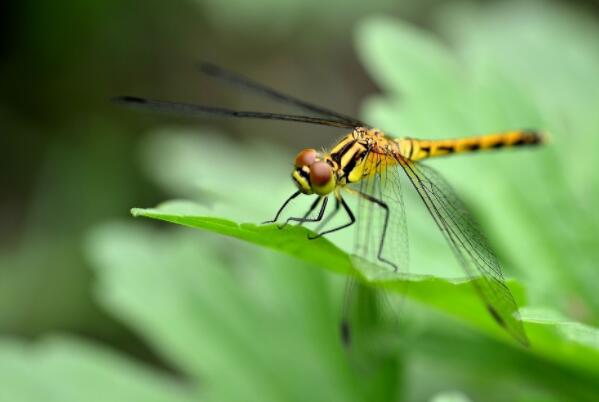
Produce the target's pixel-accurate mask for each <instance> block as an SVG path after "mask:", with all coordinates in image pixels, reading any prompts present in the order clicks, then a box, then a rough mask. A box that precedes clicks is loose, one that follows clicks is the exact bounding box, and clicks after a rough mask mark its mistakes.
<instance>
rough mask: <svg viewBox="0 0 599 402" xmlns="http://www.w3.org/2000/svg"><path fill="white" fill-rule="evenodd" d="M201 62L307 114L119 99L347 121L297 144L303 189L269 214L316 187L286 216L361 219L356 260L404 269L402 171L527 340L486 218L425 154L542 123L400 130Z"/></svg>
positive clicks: (186, 110) (517, 140)
mask: <svg viewBox="0 0 599 402" xmlns="http://www.w3.org/2000/svg"><path fill="white" fill-rule="evenodd" d="M198 69H199V71H200V72H202V73H203V74H205V75H207V76H209V77H212V78H215V79H218V80H221V81H224V82H227V83H229V84H233V85H235V86H237V87H240V88H242V89H245V90H249V91H252V92H254V93H256V94H259V95H262V96H266V97H268V98H271V99H273V100H275V101H278V102H281V103H284V104H286V105H288V106H291V107H293V108H295V109H297V110H300V111H302V113H303V114H280V113H268V112H257V111H241V110H233V109H228V108H223V107H216V106H207V105H198V104H190V103H181V102H171V101H164V100H156V99H148V98H141V97H135V96H122V97H117V98H114V101H115V102H116V103H119V104H124V105H126V106H130V107H135V108H143V109H150V110H153V111H158V112H167V113H176V114H183V115H189V116H192V117H209V116H221V117H233V118H246V119H262V120H279V121H288V122H299V123H307V124H313V125H320V126H329V127H334V128H339V129H345V130H346V134H345V135H344V136H343V137H341V139H340V140H339V141H338V142H337V143H336V144H335V145H334V146H333V147H332V148H330V149H329V150H328V151H325V152H319V151H317V150H316V149H313V148H310V149H304V150H302V151H300V152H299V153H298V154H297V156H296V157H295V160H294V168H293V171H292V174H291V177H292V180H293V182H294V183H295V186H296V191H295V192H294V193H293V194H291V196H289V198H288V199H287V200H286V201H285V202H284V203H283V204H282V206H281V207H280V208H279V210H278V211H277V212H276V214H275V216H274V218H273V219H271V220H269V221H267V222H264V223H275V222H278V221H279V219H280V217H281V215H282V214H283V212H284V210H285V209H286V208H287V207H288V206H289V205H290V203H291V201H292V200H294V199H295V198H296V197H299V196H301V195H313V196H315V199H314V201H313V202H312V204H311V205H310V207H309V209H308V211H307V212H306V213H305V214H304V215H303V216H299V217H289V218H287V220H286V221H285V224H288V223H290V222H297V223H298V224H300V225H301V224H305V223H309V222H311V223H315V222H317V223H318V227H317V228H316V229H315V231H314V232H313V233H314V234H312V235H310V236H309V238H310V239H316V238H319V237H322V236H325V235H328V234H331V233H333V232H336V231H338V230H342V229H345V228H348V227H350V226H352V225H355V226H356V232H355V233H356V235H355V242H354V243H355V244H354V253H353V256H354V258H353V259H352V261H353V262H354V264H355V265H356V266H358V267H359V266H363V267H366V266H371V265H374V266H376V267H382V268H383V269H384V270H385V271H388V272H390V273H398V272H405V271H406V270H407V255H408V250H407V249H408V247H407V232H406V216H405V208H404V202H403V188H402V184H401V175H402V174H403V175H405V176H404V177H407V179H408V182H409V183H411V185H412V187H413V188H414V189H415V191H416V192H417V194H418V195H419V198H420V199H421V200H422V202H423V203H424V205H425V207H426V209H427V210H428V212H429V213H430V215H431V217H432V219H433V221H434V222H435V224H436V226H437V227H438V228H439V229H440V231H441V233H442V235H443V236H444V237H445V239H446V240H447V243H448V245H449V247H450V249H451V250H452V252H453V254H454V255H455V257H456V258H457V261H458V262H459V264H460V265H461V266H462V267H463V269H464V270H465V272H466V274H467V275H468V277H470V278H471V283H472V285H473V286H474V288H475V290H476V292H477V293H478V295H479V296H480V299H481V300H482V302H483V303H484V305H485V307H486V309H487V310H488V312H489V314H490V315H491V317H492V318H493V319H494V320H495V321H496V323H497V324H499V325H500V326H501V327H502V328H503V329H505V330H506V331H507V332H508V333H509V334H510V335H511V336H512V337H513V338H514V339H515V340H516V341H518V342H519V343H520V344H522V345H524V346H528V345H529V341H528V338H527V336H526V333H525V330H524V326H523V324H522V322H521V320H520V316H519V314H518V306H517V304H516V301H515V300H514V297H513V295H512V293H511V291H510V289H509V288H508V286H507V285H506V281H505V279H504V276H503V273H502V269H501V266H500V263H499V260H498V258H497V256H496V254H495V253H494V251H493V250H492V248H491V246H490V245H489V242H488V241H487V239H486V237H485V236H484V234H483V232H482V230H481V228H480V226H479V224H478V223H477V222H476V220H475V219H474V217H473V216H472V214H471V213H470V212H469V211H468V209H467V207H466V205H465V204H464V202H463V201H462V200H461V199H460V198H459V197H458V195H457V194H456V192H455V191H454V190H453V189H452V187H451V186H450V185H449V183H448V182H447V181H446V180H445V179H444V178H443V177H442V176H441V175H440V174H439V173H438V172H437V171H436V170H435V169H433V168H431V167H430V166H427V165H426V164H423V163H422V161H424V160H427V159H431V158H436V157H442V156H449V155H455V154H464V153H474V152H483V151H488V150H497V149H499V148H510V147H524V146H536V145H540V144H542V143H543V142H544V139H545V135H544V134H543V133H542V132H541V131H537V130H531V129H516V130H509V131H504V132H498V133H492V134H485V135H476V136H470V137H464V138H457V139H441V140H438V139H428V140H427V139H416V138H410V137H401V138H394V137H392V136H388V135H387V134H386V133H385V132H383V131H381V130H379V129H377V128H374V127H373V126H371V125H368V124H366V123H364V122H363V121H361V120H359V119H356V118H353V117H350V116H346V115H344V114H341V113H338V112H335V111H333V110H329V109H327V108H324V107H321V106H316V105H314V104H312V103H309V102H305V101H303V100H300V99H298V98H296V97H293V96H290V95H286V94H283V93H282V92H279V91H277V90H275V89H273V88H271V87H268V86H266V85H263V84H260V83H258V82H256V81H253V80H251V79H249V78H247V77H245V76H243V75H240V74H237V73H234V72H231V71H228V70H226V69H223V68H221V67H218V66H216V65H213V64H210V63H201V64H199V65H198ZM404 180H405V179H404ZM347 195H351V196H355V197H357V203H358V206H357V213H355V212H354V210H352V208H351V207H350V206H349V204H348V202H347V201H346V196H347ZM329 199H333V200H334V203H335V205H334V206H333V209H332V211H331V212H330V213H328V215H327V214H326V213H327V207H328V206H329V202H328V201H329ZM340 212H341V213H344V214H345V216H346V221H345V222H344V223H343V224H339V225H337V226H335V227H331V228H328V229H327V228H326V227H327V224H328V223H330V222H331V220H332V219H333V217H335V216H336V215H337V214H338V213H340ZM315 213H316V216H315V217H314V216H313V215H314V214H315ZM325 215H326V216H325ZM285 224H284V225H285ZM347 331H348V330H347V329H346V328H345V327H344V328H343V329H342V332H343V333H344V335H342V336H343V337H344V338H347V337H348V335H347V333H346V332H347Z"/></svg>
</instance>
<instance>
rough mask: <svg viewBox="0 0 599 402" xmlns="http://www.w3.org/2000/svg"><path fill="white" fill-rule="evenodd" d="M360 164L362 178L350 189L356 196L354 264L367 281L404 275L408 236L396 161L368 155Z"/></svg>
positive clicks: (374, 154) (385, 157) (407, 256)
mask: <svg viewBox="0 0 599 402" xmlns="http://www.w3.org/2000/svg"><path fill="white" fill-rule="evenodd" d="M362 163H364V173H363V177H362V179H361V180H360V181H359V182H358V183H356V184H352V185H351V187H350V191H352V192H354V193H355V194H356V195H357V196H358V214H357V220H356V225H357V228H356V231H355V239H354V258H353V260H354V265H356V267H357V268H358V269H359V270H360V271H361V272H362V274H363V275H364V276H365V277H367V278H368V279H385V278H389V277H391V278H393V277H397V275H398V274H400V273H401V274H406V273H407V272H408V261H409V253H408V237H407V228H406V214H405V208H404V200H403V194H402V187H401V182H400V177H399V170H398V169H397V162H396V161H395V159H394V158H393V157H392V156H389V155H385V154H381V153H375V152H370V153H369V154H368V156H367V157H366V158H364V160H363V162H362ZM352 189H353V190H352Z"/></svg>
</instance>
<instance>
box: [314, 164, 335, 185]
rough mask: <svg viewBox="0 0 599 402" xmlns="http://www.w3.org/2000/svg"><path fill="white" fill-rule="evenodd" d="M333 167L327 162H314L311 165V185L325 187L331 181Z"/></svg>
mask: <svg viewBox="0 0 599 402" xmlns="http://www.w3.org/2000/svg"><path fill="white" fill-rule="evenodd" d="M332 175H333V173H332V172H331V167H330V166H329V165H327V164H326V163H325V162H314V163H313V164H312V165H310V183H312V184H313V185H316V186H324V185H325V184H327V183H328V182H329V180H331V176H332Z"/></svg>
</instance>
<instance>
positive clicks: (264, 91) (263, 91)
mask: <svg viewBox="0 0 599 402" xmlns="http://www.w3.org/2000/svg"><path fill="white" fill-rule="evenodd" d="M198 69H199V70H200V71H201V72H202V73H204V74H206V75H207V76H209V77H212V78H216V79H219V80H221V81H224V82H228V83H230V84H234V85H237V86H239V87H241V88H243V89H247V90H250V91H253V92H254V93H257V94H259V95H263V96H266V97H269V98H271V99H274V100H275V101H277V102H281V103H286V104H288V105H290V106H292V107H295V108H298V109H300V110H304V111H306V112H309V113H316V114H318V115H320V116H323V117H325V118H326V119H327V120H336V121H339V122H342V123H345V124H347V125H349V126H353V127H366V124H364V123H363V122H362V121H360V120H358V119H355V118H353V117H350V116H346V115H344V114H341V113H338V112H335V111H333V110H330V109H327V108H324V107H322V106H316V105H313V104H311V103H309V102H306V101H303V100H301V99H298V98H296V97H293V96H291V95H286V94H284V93H282V92H279V91H277V90H275V89H273V88H270V87H267V86H266V85H264V84H260V83H258V82H256V81H253V80H251V79H249V78H247V77H244V76H242V75H240V74H237V73H234V72H232V71H229V70H226V69H224V68H222V67H219V66H216V65H214V64H211V63H206V62H202V63H199V64H198Z"/></svg>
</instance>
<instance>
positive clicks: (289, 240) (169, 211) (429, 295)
mask: <svg viewBox="0 0 599 402" xmlns="http://www.w3.org/2000/svg"><path fill="white" fill-rule="evenodd" d="M133 214H134V215H135V216H144V217H149V218H153V219H158V220H163V221H167V222H172V223H176V224H180V225H185V226H189V227H195V228H199V229H204V230H208V231H213V232H216V233H219V234H223V235H226V236H230V237H234V238H237V239H241V240H244V241H247V242H250V243H254V244H257V245H262V246H265V247H268V248H271V249H275V250H278V251H280V252H283V253H286V254H289V255H293V256H294V257H297V258H300V259H303V260H305V261H308V262H311V263H316V264H318V265H320V266H321V267H323V268H326V269H328V270H331V271H334V272H337V273H344V274H346V275H347V274H350V273H352V272H353V270H352V269H351V268H350V266H349V256H348V255H346V254H345V253H344V252H343V251H341V250H340V249H338V248H337V247H336V246H335V245H333V244H332V243H330V242H329V241H327V240H326V239H319V240H317V241H311V240H308V239H307V234H308V233H309V232H308V231H307V230H305V229H302V228H290V229H288V230H278V229H277V228H276V227H274V226H266V227H258V226H256V225H254V224H237V223H235V222H232V221H228V220H226V219H222V218H214V217H206V216H196V215H186V214H185V213H178V212H177V206H176V205H170V206H167V207H162V208H161V207H158V208H155V209H134V210H133ZM319 255H320V256H319ZM364 279H366V278H364ZM369 283H370V284H371V285H372V286H375V287H379V288H384V289H387V290H390V291H393V292H406V295H407V296H408V297H410V298H412V299H415V300H418V301H419V302H421V303H423V304H426V305H428V306H431V307H434V308H435V309H438V310H440V311H443V312H445V313H447V314H450V315H452V316H454V317H457V318H459V319H461V320H462V321H463V322H465V323H468V324H469V325H470V326H471V327H472V328H475V329H477V330H479V331H481V332H483V333H485V334H488V335H491V336H493V337H495V338H498V339H503V340H504V341H506V342H510V343H511V344H512V345H514V347H519V346H518V345H516V343H515V341H513V340H511V339H510V338H509V337H508V335H507V334H505V333H504V332H503V331H502V329H501V328H500V327H499V326H498V325H496V324H495V322H494V321H493V320H492V319H491V317H490V315H489V314H488V313H487V311H486V309H485V308H484V306H483V303H482V302H481V301H480V299H479V298H478V296H477V294H476V292H475V291H474V286H472V283H470V282H469V281H466V280H448V279H441V278H435V277H427V276H403V277H400V278H390V279H385V280H380V279H379V280H377V281H371V282H369ZM406 285H407V286H406ZM509 285H510V288H511V289H512V292H513V293H514V294H515V296H516V298H517V300H519V301H520V303H522V299H523V291H522V288H521V286H519V285H518V284H517V283H515V282H514V281H510V282H509ZM523 318H524V324H525V328H526V331H527V332H528V335H529V336H530V341H531V344H532V347H531V348H530V350H528V351H527V353H531V354H533V355H536V356H538V357H539V358H544V359H548V360H551V361H554V362H557V363H561V364H564V365H566V366H569V367H571V368H575V369H578V370H581V372H592V373H594V374H595V375H599V347H598V346H599V345H598V344H597V342H592V341H589V339H593V338H595V339H599V331H597V329H594V328H588V327H585V329H584V331H583V332H584V333H583V334H582V335H581V336H575V335H574V333H575V332H576V331H579V332H580V327H576V328H571V327H568V326H564V323H563V322H562V321H560V320H556V319H555V317H550V316H547V315H544V314H538V315H537V316H536V317H535V318H533V317H531V316H529V315H525V316H524V317H523ZM541 318H543V319H541Z"/></svg>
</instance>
